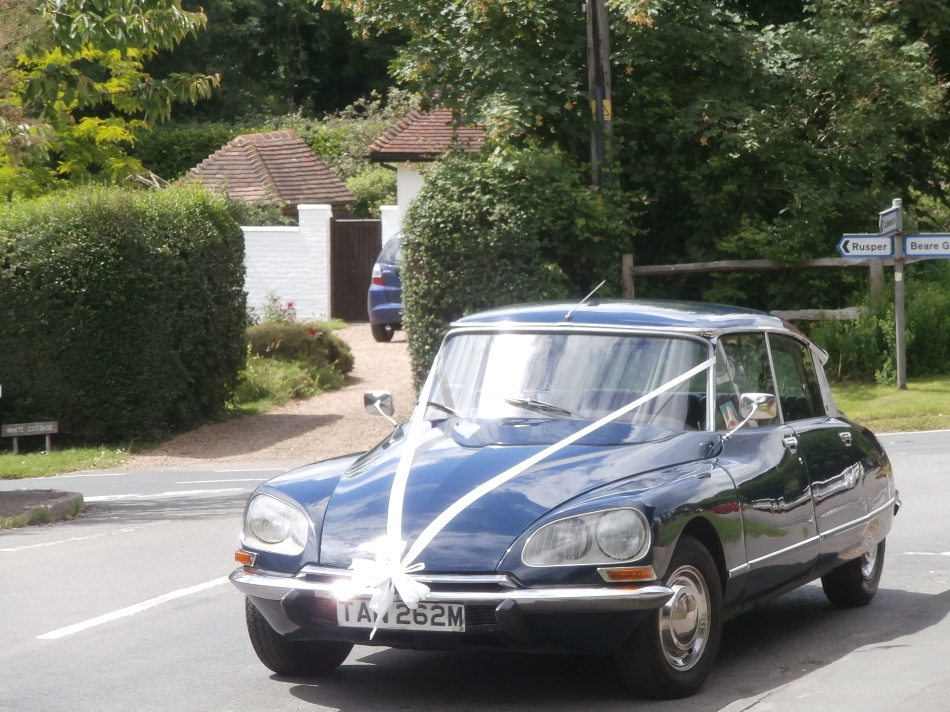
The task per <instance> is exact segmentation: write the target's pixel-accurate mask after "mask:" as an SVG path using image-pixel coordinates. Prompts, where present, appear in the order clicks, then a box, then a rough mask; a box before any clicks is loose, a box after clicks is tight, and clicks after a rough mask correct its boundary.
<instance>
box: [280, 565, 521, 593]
mask: <svg viewBox="0 0 950 712" xmlns="http://www.w3.org/2000/svg"><path fill="white" fill-rule="evenodd" d="M352 575H353V571H352V570H351V569H338V568H336V567H333V566H318V565H316V564H307V565H306V566H304V567H303V568H302V569H300V571H299V572H298V573H297V576H298V577H300V576H335V577H337V578H339V579H348V578H350V577H351V576H352ZM413 578H414V579H416V581H421V582H422V583H448V584H480V585H484V584H495V585H497V586H503V587H504V588H518V584H517V583H516V582H515V580H514V579H513V578H511V576H508V575H507V574H422V573H420V574H413Z"/></svg>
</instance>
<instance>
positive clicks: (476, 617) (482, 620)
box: [465, 603, 498, 628]
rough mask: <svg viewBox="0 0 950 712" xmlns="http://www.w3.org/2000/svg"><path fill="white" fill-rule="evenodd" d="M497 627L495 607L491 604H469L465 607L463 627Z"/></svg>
mask: <svg viewBox="0 0 950 712" xmlns="http://www.w3.org/2000/svg"><path fill="white" fill-rule="evenodd" d="M486 625H498V621H497V620H496V619H495V606H494V605H492V604H490V603H489V604H487V605H486V604H469V605H466V606H465V627H466V628H474V627H477V626H486Z"/></svg>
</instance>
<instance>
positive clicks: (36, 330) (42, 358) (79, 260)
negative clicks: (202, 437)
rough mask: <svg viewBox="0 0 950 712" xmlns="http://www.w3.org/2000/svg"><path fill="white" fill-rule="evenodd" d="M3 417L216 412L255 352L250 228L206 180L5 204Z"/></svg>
mask: <svg viewBox="0 0 950 712" xmlns="http://www.w3.org/2000/svg"><path fill="white" fill-rule="evenodd" d="M0 304H2V307H3V308H2V309H0V334H2V338H0V383H2V384H3V398H2V399H0V420H2V422H4V423H17V422H31V421H43V420H58V421H59V423H60V431H61V432H62V433H64V435H65V436H66V437H68V438H70V439H73V440H79V441H83V440H92V441H95V442H97V443H98V442H110V441H111V442H115V441H128V440H132V439H143V440H148V439H152V438H157V437H161V436H163V435H165V434H168V433H171V432H175V431H180V430H184V429H187V428H190V427H194V426H195V425H197V424H199V423H201V422H205V421H207V420H210V419H214V418H217V417H218V416H219V415H220V414H221V413H222V412H223V410H224V408H225V406H226V404H227V402H228V401H229V400H230V398H231V395H232V393H233V390H234V388H235V386H236V385H237V381H238V375H239V373H240V371H241V369H242V368H243V366H244V362H245V356H246V342H245V341H244V327H245V322H246V316H245V294H244V239H243V234H242V232H241V229H240V227H239V226H238V225H237V223H236V222H234V220H233V219H232V218H231V217H230V215H229V213H228V210H227V206H226V205H225V204H224V202H223V201H221V200H219V199H218V198H215V197H214V196H213V195H211V194H209V193H208V192H207V191H204V190H201V189H200V188H196V187H172V188H168V189H166V190H162V191H154V190H137V189H117V188H112V189H80V190H72V191H63V192H58V193H54V194H52V195H49V196H47V197H45V198H41V199H38V200H34V201H23V202H20V203H16V204H13V205H11V206H8V207H7V208H5V209H3V210H0Z"/></svg>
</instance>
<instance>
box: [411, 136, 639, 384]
mask: <svg viewBox="0 0 950 712" xmlns="http://www.w3.org/2000/svg"><path fill="white" fill-rule="evenodd" d="M588 181H589V176H588V173H587V171H586V168H585V167H584V166H583V165H580V164H576V163H574V162H573V160H572V159H571V158H569V157H568V156H566V155H564V154H562V153H559V152H557V151H545V150H541V149H534V148H529V149H524V150H516V151H509V152H501V151H499V152H497V153H494V154H492V155H490V156H478V157H471V156H464V155H459V156H447V157H445V158H443V159H442V160H441V161H440V162H439V163H438V164H436V165H435V166H434V167H433V168H431V169H429V170H428V171H427V172H426V179H425V184H424V185H423V187H422V190H421V191H420V192H419V194H418V195H417V196H416V197H415V198H414V199H413V201H412V203H411V204H410V207H409V210H408V211H407V214H406V221H405V226H404V231H403V232H404V235H405V239H404V242H403V248H404V258H403V265H402V282H403V325H404V327H405V329H406V332H407V334H408V335H409V350H410V355H411V359H412V369H413V379H414V383H415V386H416V388H417V389H418V388H419V387H420V386H421V385H422V383H423V382H424V380H425V377H426V374H427V372H428V370H429V367H430V365H431V363H432V360H433V359H434V358H435V354H436V352H437V351H438V349H439V345H440V344H441V342H442V339H443V337H444V336H445V333H446V331H447V330H448V327H449V324H450V323H451V322H452V321H454V320H455V319H458V318H459V317H461V316H464V315H466V314H471V313H473V312H476V311H480V310H483V309H489V308H492V307H499V306H504V305H509V304H515V303H519V302H530V301H538V300H544V299H560V298H565V297H567V296H569V295H575V296H577V295H582V294H584V293H586V292H588V291H590V289H591V287H592V286H596V284H597V282H599V281H600V279H602V278H606V279H608V284H607V285H605V286H604V288H603V290H602V291H601V292H600V296H610V295H616V294H618V293H619V290H620V284H621V272H620V263H621V258H620V256H621V254H622V253H623V252H624V251H629V250H630V248H631V240H632V235H633V228H632V227H631V225H630V214H629V212H628V209H627V206H626V205H625V204H624V203H623V202H622V201H621V200H620V199H619V198H618V197H617V195H616V194H614V193H612V192H610V191H598V190H595V189H592V188H591V187H590V186H589V185H588V184H587V183H588Z"/></svg>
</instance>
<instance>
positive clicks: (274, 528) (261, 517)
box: [241, 494, 310, 556]
mask: <svg viewBox="0 0 950 712" xmlns="http://www.w3.org/2000/svg"><path fill="white" fill-rule="evenodd" d="M309 531H310V522H309V520H308V519H307V515H306V514H304V513H303V512H302V511H300V510H299V509H298V508H297V507H295V506H293V505H292V504H289V503H287V502H285V501H284V500H282V499H278V498H277V497H272V496H271V495H267V494H258V495H255V496H254V497H252V498H251V501H250V502H248V503H247V508H246V509H245V510H244V526H243V527H242V529H241V544H243V545H245V546H248V547H250V548H252V549H260V550H262V551H272V552H274V553H275V554H287V555H289V556H296V555H298V554H301V553H303V550H304V548H305V547H306V546H307V535H308V533H309Z"/></svg>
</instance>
